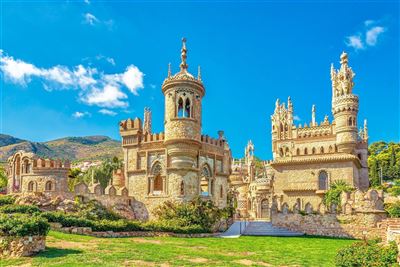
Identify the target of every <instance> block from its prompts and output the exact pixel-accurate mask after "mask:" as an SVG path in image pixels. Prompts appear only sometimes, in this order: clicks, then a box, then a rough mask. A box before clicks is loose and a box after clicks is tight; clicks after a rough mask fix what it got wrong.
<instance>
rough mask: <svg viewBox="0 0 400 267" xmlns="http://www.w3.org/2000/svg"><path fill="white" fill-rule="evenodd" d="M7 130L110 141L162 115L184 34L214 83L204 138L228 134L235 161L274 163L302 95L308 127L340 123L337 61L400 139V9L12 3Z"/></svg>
mask: <svg viewBox="0 0 400 267" xmlns="http://www.w3.org/2000/svg"><path fill="white" fill-rule="evenodd" d="M0 17H1V27H0V28H1V35H0V38H1V40H0V49H1V50H2V51H1V61H0V75H1V77H0V79H1V100H2V103H1V104H2V105H1V125H0V127H1V129H0V130H1V133H6V134H10V135H13V136H16V137H19V138H25V139H29V140H33V141H46V140H50V139H55V138H60V137H65V136H84V135H108V136H110V137H112V138H115V139H119V132H118V122H119V121H120V120H123V119H126V118H128V117H136V116H140V117H143V108H144V107H146V106H149V107H151V109H152V111H153V128H154V129H153V130H154V131H156V132H158V131H162V130H163V116H164V114H163V113H164V109H163V108H164V99H163V95H162V93H161V84H162V82H163V80H164V78H165V77H166V75H167V65H168V63H169V62H171V64H172V69H173V71H174V72H177V71H178V68H179V62H180V47H181V38H182V37H183V36H185V37H186V38H187V40H188V42H187V46H188V64H189V70H190V71H191V72H192V73H195V74H196V73H197V66H198V65H201V67H202V78H203V81H204V83H205V86H206V96H205V98H204V99H203V132H204V133H206V134H209V135H211V136H214V137H216V136H217V131H218V130H220V129H222V130H224V131H225V135H226V137H227V138H228V142H229V144H230V146H231V148H232V151H233V155H234V157H240V156H242V153H243V148H244V146H245V145H246V143H247V141H248V140H249V139H252V140H253V143H254V144H255V146H256V155H258V156H259V157H261V158H264V159H268V158H271V135H270V131H271V123H270V115H271V114H272V112H273V110H274V104H275V101H276V99H277V98H280V99H281V100H284V101H286V99H287V97H288V96H289V95H290V96H291V98H292V101H293V104H294V113H295V114H296V116H297V119H298V120H297V121H296V124H298V123H301V124H304V123H309V122H310V120H311V106H312V105H313V104H315V105H316V108H317V120H318V121H322V120H323V118H324V115H325V114H328V115H329V118H330V120H331V119H332V116H331V81H330V64H331V63H334V65H335V67H336V68H339V56H340V54H341V52H342V51H343V50H345V51H347V52H348V54H349V64H350V66H351V67H352V68H353V70H354V72H355V73H356V76H355V87H354V92H355V93H356V94H358V95H359V96H360V112H359V124H361V123H362V120H363V119H364V118H367V119H368V125H369V135H370V141H377V140H381V139H383V140H387V141H399V139H400V138H399V131H400V129H399V128H400V127H399V121H400V118H399V113H400V112H399V97H400V96H399V94H400V93H399V26H398V25H399V4H398V2H396V1H393V2H383V1H382V2H379V3H378V2H375V3H373V2H369V3H368V2H365V3H362V2H356V3H352V2H345V3H343V2H342V3H332V2H325V3H317V2H313V3H312V2H310V1H308V2H303V3H297V2H292V1H290V2H286V3H279V2H273V1H272V2H264V3H258V2H252V3H244V2H220V3H212V2H197V3H196V2H192V3H179V2H175V3H174V2H169V3H162V2H153V3H145V2H129V1H124V2H113V3H111V2H104V1H103V2H96V1H91V0H89V1H65V2H62V1H49V2H44V1H41V2H33V1H32V2H31V1H24V2H21V3H18V2H11V1H2V2H1V16H0Z"/></svg>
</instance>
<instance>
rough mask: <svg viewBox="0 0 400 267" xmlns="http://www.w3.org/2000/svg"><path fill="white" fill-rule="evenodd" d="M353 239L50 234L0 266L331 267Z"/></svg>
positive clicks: (3, 261) (2, 260)
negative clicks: (42, 245) (40, 246)
mask: <svg viewBox="0 0 400 267" xmlns="http://www.w3.org/2000/svg"><path fill="white" fill-rule="evenodd" d="M352 242H354V241H353V240H343V239H330V238H318V237H241V238H236V239H222V238H192V239H191V238H172V237H165V238H139V237H136V238H95V237H89V236H80V235H71V234H63V233H59V232H53V231H51V232H50V233H49V236H48V237H47V249H46V251H45V252H42V253H40V254H38V255H36V256H35V257H32V258H22V259H7V260H6V259H0V266H21V265H22V266H96V267H100V266H333V265H334V264H333V260H334V257H335V255H336V252H337V250H338V249H339V248H341V247H343V246H345V245H348V244H350V243H352Z"/></svg>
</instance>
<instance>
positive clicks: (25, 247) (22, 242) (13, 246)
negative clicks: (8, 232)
mask: <svg viewBox="0 0 400 267" xmlns="http://www.w3.org/2000/svg"><path fill="white" fill-rule="evenodd" d="M45 246H46V236H24V237H13V236H0V258H1V257H2V256H3V257H26V256H31V255H33V254H36V253H38V252H40V251H44V249H45Z"/></svg>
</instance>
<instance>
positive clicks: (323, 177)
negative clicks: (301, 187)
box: [318, 171, 328, 190]
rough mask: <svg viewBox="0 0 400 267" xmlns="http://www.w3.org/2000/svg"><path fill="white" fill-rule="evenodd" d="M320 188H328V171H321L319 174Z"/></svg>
mask: <svg viewBox="0 0 400 267" xmlns="http://www.w3.org/2000/svg"><path fill="white" fill-rule="evenodd" d="M318 189H319V190H328V173H327V172H326V171H321V172H320V173H319V175H318Z"/></svg>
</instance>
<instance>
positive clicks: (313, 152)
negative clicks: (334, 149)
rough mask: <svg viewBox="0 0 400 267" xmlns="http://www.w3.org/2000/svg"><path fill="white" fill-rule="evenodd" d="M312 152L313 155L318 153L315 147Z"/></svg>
mask: <svg viewBox="0 0 400 267" xmlns="http://www.w3.org/2000/svg"><path fill="white" fill-rule="evenodd" d="M311 151H312V154H313V155H314V154H315V153H316V151H315V147H313V148H312V150H311Z"/></svg>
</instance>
